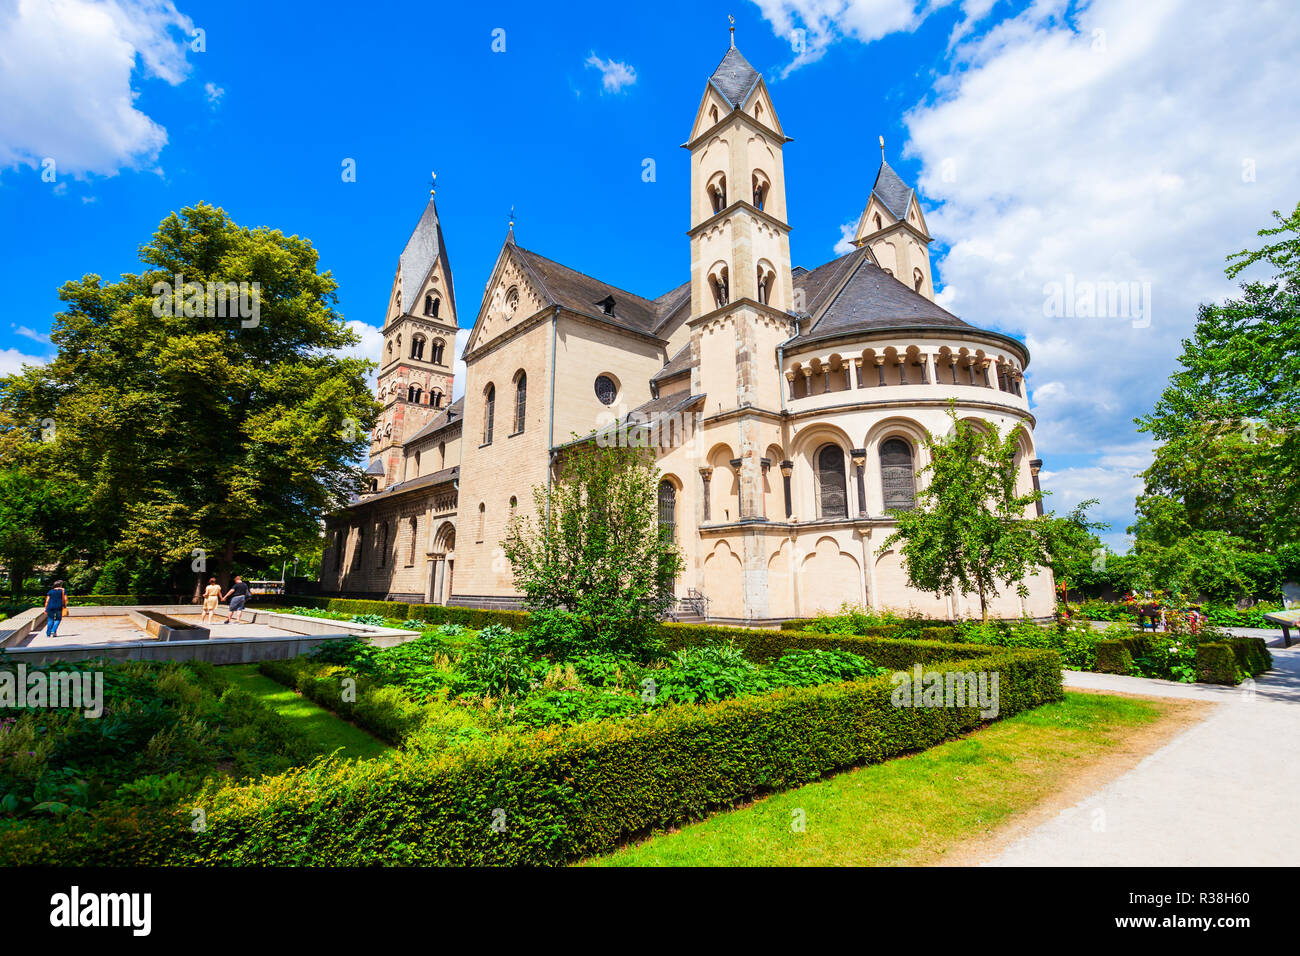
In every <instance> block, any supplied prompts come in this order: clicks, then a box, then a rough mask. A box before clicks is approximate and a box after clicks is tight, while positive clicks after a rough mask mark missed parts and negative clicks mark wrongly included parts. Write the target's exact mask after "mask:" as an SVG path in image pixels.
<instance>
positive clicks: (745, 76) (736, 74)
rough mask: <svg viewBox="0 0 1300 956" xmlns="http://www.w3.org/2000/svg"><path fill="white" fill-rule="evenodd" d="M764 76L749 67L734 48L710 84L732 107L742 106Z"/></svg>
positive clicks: (728, 52) (720, 64)
mask: <svg viewBox="0 0 1300 956" xmlns="http://www.w3.org/2000/svg"><path fill="white" fill-rule="evenodd" d="M761 75H762V74H760V73H759V72H758V70H756V69H754V68H753V67H752V66H750V65H749V61H748V60H746V59H745V58H744V57H743V56H741V53H740V51H739V50H737V49H736V48H735V47H734V46H733V47H732V48H731V49H729V50H728V51H727V52H726V55H725V56H723V58H722V62H721V63H719V64H718V68H717V69H716V70H714V71H713V75H712V76H711V77H709V82H710V83H712V84H713V87H714V89H716V90H717V91H718V92H719V93H721V94H722V96H723V97H724V98H725V99H726V101H727V102H728V103H730V104H731V105H732V106H740V105H741V104H742V103H744V102H745V97H747V96H748V95H749V93H750V91H751V90H753V88H754V84H755V83H757V82H758V81H759V79H760V77H761Z"/></svg>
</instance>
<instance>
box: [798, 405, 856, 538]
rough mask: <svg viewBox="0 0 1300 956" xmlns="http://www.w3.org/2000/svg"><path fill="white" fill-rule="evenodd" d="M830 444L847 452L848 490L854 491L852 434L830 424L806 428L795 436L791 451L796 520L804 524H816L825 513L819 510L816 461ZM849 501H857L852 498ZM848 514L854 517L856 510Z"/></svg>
mask: <svg viewBox="0 0 1300 956" xmlns="http://www.w3.org/2000/svg"><path fill="white" fill-rule="evenodd" d="M827 444H836V445H839V446H840V448H841V449H842V450H843V452H844V463H845V472H844V474H845V483H846V484H845V487H846V490H848V489H851V488H852V485H851V484H850V483H849V477H850V475H849V470H850V452H851V451H852V450H853V447H854V446H853V441H852V439H850V438H849V436H848V433H847V432H845V431H844V429H842V428H840V427H839V426H838V425H833V424H831V423H829V422H818V423H816V424H815V425H810V426H808V427H807V428H804V429H803V430H802V431H800V432H799V433H798V434H796V435H795V437H794V441H793V442H792V443H791V448H790V459H791V461H792V462H793V463H794V473H793V475H792V476H791V478H790V494H791V497H792V498H793V501H792V505H793V510H794V517H795V518H797V519H799V520H800V521H813V520H816V519H817V518H818V517H820V515H821V509H820V508H819V507H818V487H819V485H818V481H817V462H816V460H815V459H816V455H817V453H818V451H820V449H821V448H822V447H823V446H825V445H827ZM847 500H856V499H852V498H851V497H850V498H849V499H847ZM847 500H846V503H847ZM848 511H849V513H852V511H853V509H852V508H849V509H848Z"/></svg>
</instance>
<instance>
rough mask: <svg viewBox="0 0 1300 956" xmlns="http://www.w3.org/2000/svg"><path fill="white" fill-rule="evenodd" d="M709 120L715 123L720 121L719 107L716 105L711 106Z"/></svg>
mask: <svg viewBox="0 0 1300 956" xmlns="http://www.w3.org/2000/svg"><path fill="white" fill-rule="evenodd" d="M709 121H710V122H713V123H716V122H717V121H718V108H717V107H716V106H710V107H709Z"/></svg>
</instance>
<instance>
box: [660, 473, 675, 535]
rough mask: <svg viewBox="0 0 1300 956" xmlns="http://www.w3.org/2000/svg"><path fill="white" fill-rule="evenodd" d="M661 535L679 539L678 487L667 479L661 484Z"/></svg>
mask: <svg viewBox="0 0 1300 956" xmlns="http://www.w3.org/2000/svg"><path fill="white" fill-rule="evenodd" d="M659 533H660V534H661V535H663V536H664V537H666V538H667V539H668V540H670V541H675V540H676V539H677V486H676V485H674V484H673V483H672V482H671V481H669V480H668V479H667V478H665V479H664V480H663V481H661V482H659Z"/></svg>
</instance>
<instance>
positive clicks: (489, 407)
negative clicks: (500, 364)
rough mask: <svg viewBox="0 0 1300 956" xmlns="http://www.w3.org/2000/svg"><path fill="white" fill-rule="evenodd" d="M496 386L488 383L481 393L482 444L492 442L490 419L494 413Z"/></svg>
mask: <svg viewBox="0 0 1300 956" xmlns="http://www.w3.org/2000/svg"><path fill="white" fill-rule="evenodd" d="M496 405H497V387H496V386H495V385H488V387H487V391H485V392H484V393H483V444H485V445H490V444H492V419H493V417H494V415H495V413H496Z"/></svg>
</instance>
